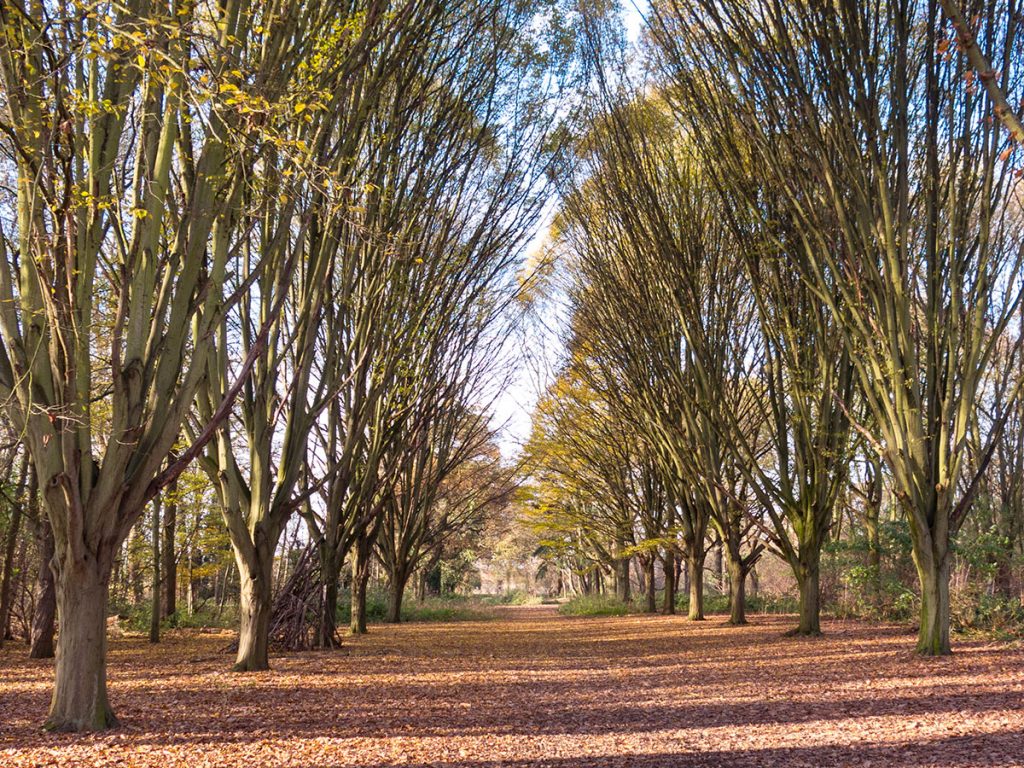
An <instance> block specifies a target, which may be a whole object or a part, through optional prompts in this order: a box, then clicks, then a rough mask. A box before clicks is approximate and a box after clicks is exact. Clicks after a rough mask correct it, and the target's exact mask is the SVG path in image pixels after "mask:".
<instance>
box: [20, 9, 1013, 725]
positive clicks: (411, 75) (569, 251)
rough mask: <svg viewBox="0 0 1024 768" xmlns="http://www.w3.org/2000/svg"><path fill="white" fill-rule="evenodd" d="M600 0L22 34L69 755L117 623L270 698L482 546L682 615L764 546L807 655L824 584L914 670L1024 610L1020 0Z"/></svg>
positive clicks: (25, 573)
mask: <svg viewBox="0 0 1024 768" xmlns="http://www.w3.org/2000/svg"><path fill="white" fill-rule="evenodd" d="M621 10H622V9H620V8H618V7H616V5H615V4H614V3H612V2H610V1H609V2H599V3H589V2H586V3H575V2H569V0H451V1H445V2H441V1H439V0H288V1H287V2H267V3H258V2H252V1H251V0H124V2H120V3H112V2H107V1H106V0H75V1H74V2H54V1H53V0H16V1H11V2H2V3H0V341H2V343H0V404H2V410H0V643H2V642H4V641H5V640H6V641H10V640H14V639H19V640H22V639H23V640H24V641H26V642H27V643H28V646H29V651H28V652H29V653H30V654H31V655H32V656H33V657H35V658H49V657H54V656H55V659H56V661H55V667H54V669H55V676H54V686H53V695H52V701H51V705H50V711H49V715H48V718H47V720H46V727H47V728H48V729H51V730H61V731H90V730H101V729H104V728H108V727H112V726H114V725H115V724H116V723H117V718H116V717H115V713H114V707H113V706H112V704H116V702H111V701H109V700H108V696H107V685H106V680H107V675H106V662H107V636H108V630H109V629H111V626H110V625H111V624H112V622H113V619H114V617H115V616H117V617H120V620H125V621H136V620H137V619H138V618H139V617H140V616H144V622H145V626H146V628H148V630H149V636H150V639H151V640H152V641H153V642H157V641H159V639H160V635H161V632H162V630H163V629H164V628H165V627H168V626H175V625H180V624H188V623H192V624H194V625H197V624H201V623H203V622H207V621H208V622H210V623H215V624H219V623H222V622H232V623H233V624H234V625H235V628H236V629H237V631H238V640H237V644H236V645H235V646H233V647H232V651H233V653H234V654H235V655H234V669H235V670H236V671H238V672H251V671H259V670H267V669H269V666H270V665H269V654H270V650H271V647H272V646H274V647H280V648H283V649H287V650H290V651H295V650H303V649H308V648H314V647H315V648H324V649H327V648H332V647H335V646H337V645H339V644H340V643H341V642H342V631H343V630H345V631H351V632H352V633H362V632H366V631H367V621H368V619H369V618H370V615H369V614H370V608H371V603H372V600H373V599H374V596H375V595H376V594H378V593H382V594H384V595H385V600H386V605H385V606H384V608H383V611H382V613H383V618H385V619H386V620H389V621H393V622H397V621H400V620H401V619H402V616H403V605H407V603H408V601H407V599H406V598H407V593H408V592H410V591H413V592H415V594H416V595H417V596H418V597H423V596H424V595H425V594H426V593H427V592H438V591H452V590H455V589H458V588H468V587H469V586H470V585H471V581H472V571H473V568H474V561H475V559H476V558H477V557H478V554H479V551H480V550H481V548H482V547H485V546H486V544H484V542H485V540H489V541H492V542H493V541H499V543H498V544H497V545H495V548H496V549H497V550H501V552H500V553H499V555H500V557H501V558H503V562H510V561H511V559H514V558H516V557H519V558H521V559H523V560H526V559H529V558H531V557H540V558H544V559H546V560H547V561H548V562H547V564H546V565H545V566H544V567H545V568H547V567H549V566H554V568H555V569H557V570H558V572H560V573H561V574H563V575H564V579H562V580H561V581H560V584H561V589H562V591H563V592H566V593H571V592H584V593H593V592H602V591H605V590H607V591H609V592H612V591H614V595H615V597H616V599H617V600H618V601H620V602H621V603H624V604H625V603H629V602H631V601H634V602H637V603H639V604H641V605H642V606H643V609H645V610H647V611H649V612H656V611H663V612H665V613H674V612H675V611H676V608H677V596H678V597H679V601H678V603H679V604H680V605H684V604H685V606H686V610H687V613H688V616H689V618H690V619H693V620H701V619H703V618H704V617H705V598H706V595H707V594H708V593H709V592H710V590H709V588H708V587H710V586H711V585H710V584H709V583H707V582H708V581H709V573H710V574H711V579H710V581H714V582H715V586H717V587H718V588H719V589H720V590H721V591H722V592H724V593H726V594H727V597H728V604H729V621H730V622H731V623H733V624H742V623H744V622H745V621H746V620H747V617H746V610H747V606H748V597H749V595H748V594H747V588H748V586H750V585H753V586H755V587H756V584H757V579H758V574H759V573H760V572H761V571H762V570H763V568H764V564H765V563H767V562H770V561H771V560H772V558H777V559H778V561H779V562H780V563H782V566H783V567H784V568H785V569H786V570H787V571H788V572H789V573H790V574H791V577H792V584H793V585H794V589H793V592H794V594H793V597H794V598H795V603H796V605H795V612H796V613H797V614H798V617H797V619H796V623H795V627H794V631H795V632H797V633H799V634H803V635H813V634H817V633H819V632H820V631H821V616H822V613H823V611H825V610H828V609H829V608H831V607H836V606H837V605H838V603H837V600H836V593H837V585H844V588H846V589H847V590H848V591H849V590H850V589H852V590H853V591H854V592H856V594H857V595H858V596H859V598H858V599H859V600H860V602H859V603H858V605H857V606H856V608H857V610H859V611H860V612H862V613H869V614H871V615H874V616H880V615H881V616H884V615H896V613H895V612H894V604H896V603H898V604H899V606H902V608H903V609H905V608H906V605H907V604H908V602H909V603H910V604H912V606H913V610H914V611H916V617H915V618H916V621H917V622H918V624H917V626H918V632H919V634H918V642H917V650H918V651H919V652H920V653H921V654H924V655H939V654H945V653H949V652H950V650H951V647H950V646H951V644H950V631H951V627H954V626H955V625H957V624H962V623H964V622H963V621H962V620H961V618H962V617H961V615H960V614H961V613H962V612H963V611H964V610H968V609H969V610H972V611H974V612H975V613H977V612H979V611H981V610H982V608H984V610H986V611H988V612H989V613H990V614H993V615H994V614H997V613H998V615H999V616H1001V617H1003V618H1004V619H1005V620H1006V622H1007V623H1008V624H1009V625H1010V626H1013V627H1015V628H1016V630H1017V631H1019V628H1020V627H1021V626H1024V608H1022V601H1021V590H1022V572H1024V567H1022V561H1024V558H1022V547H1024V481H1022V478H1024V401H1022V398H1021V388H1022V387H1024V349H1022V344H1024V306H1022V302H1021V299H1022V291H1024V208H1022V202H1024V200H1022V194H1024V189H1022V187H1021V183H1022V182H1021V179H1022V176H1024V172H1022V171H1021V170H1020V168H1021V167H1022V166H1021V164H1022V163H1024V156H1022V155H1021V151H1022V150H1021V148H1020V146H1019V145H1020V144H1021V143H1022V142H1024V129H1022V128H1021V123H1020V121H1019V117H1018V116H1019V114H1020V110H1019V109H1017V108H1016V107H1017V102H1018V101H1019V100H1020V99H1021V97H1022V95H1024V83H1022V82H1021V78H1022V77H1024V50H1022V46H1024V42H1022V40H1024V37H1022V29H1021V24H1022V17H1021V14H1020V11H1019V9H1018V8H1017V7H1016V5H1015V4H1014V3H1013V2H1012V0H973V1H972V2H971V3H970V4H964V5H963V6H962V7H961V6H959V5H957V4H956V3H955V2H953V0H942V2H940V1H939V0H899V2H897V0H879V2H876V3H871V4H867V3H862V2H855V1H854V0H837V2H834V3H831V4H827V5H822V4H819V3H815V2H811V0H785V2H775V1H774V0H772V1H771V2H769V1H768V0H743V2H740V0H724V1H723V0H653V2H651V3H650V5H649V7H646V8H645V9H644V14H645V24H644V25H643V29H642V31H641V33H640V39H639V41H638V43H637V44H636V45H632V44H630V43H628V42H627V41H626V39H625V36H624V32H623V30H622V28H621V24H620V15H619V11H621ZM548 217H550V218H551V219H552V221H551V225H550V237H549V240H548V242H547V243H546V244H545V246H544V248H543V249H542V252H541V256H540V257H539V258H533V259H530V258H527V256H528V254H531V253H534V252H535V251H536V249H537V243H538V237H537V233H538V231H539V230H541V229H542V227H543V225H544V224H545V222H546V220H547V218H548ZM524 263H525V265H526V266H524ZM555 303H561V305H562V306H564V307H565V308H566V318H567V320H566V323H565V327H564V329H563V330H564V333H565V337H566V338H565V342H566V344H565V354H564V359H562V360H561V361H560V366H559V369H558V373H557V375H556V376H555V377H554V381H552V382H550V383H549V387H548V389H547V391H546V392H545V393H544V394H543V396H542V397H541V398H540V400H539V402H538V403H537V405H536V408H535V410H534V414H533V426H532V434H531V435H530V438H529V441H528V443H527V445H526V447H525V451H524V453H523V456H522V459H521V461H520V463H519V464H518V465H514V464H512V463H510V461H509V459H508V457H503V456H502V452H501V450H500V449H501V441H502V434H501V426H500V425H499V424H498V421H499V419H498V418H497V417H496V415H495V414H496V410H497V408H496V402H497V401H498V398H499V397H501V395H502V393H503V392H507V390H508V389H509V387H510V386H511V385H512V382H513V381H514V380H516V378H517V373H518V372H517V371H516V370H515V369H514V366H515V364H516V360H515V354H514V345H515V343H516V342H517V340H520V333H521V332H522V330H523V329H524V328H528V327H529V325H528V317H527V315H528V312H529V311H530V310H531V309H534V310H535V309H538V308H539V309H544V308H549V307H551V306H552V305H553V304H555ZM528 343H529V341H528ZM516 509H519V510H522V517H523V521H524V523H525V524H526V525H528V526H529V527H530V530H531V531H532V532H533V534H535V535H536V536H537V537H538V538H539V541H538V542H536V543H535V545H534V546H529V545H528V543H524V537H523V536H522V531H523V528H522V527H517V526H515V525H511V524H509V519H510V517H512V516H514V514H515V513H514V512H513V511H512V510H516ZM509 531H513V532H511V533H510V532H509ZM499 555H496V557H497V556H499ZM709 556H711V557H712V558H713V559H714V561H715V567H714V568H711V569H709V562H708V560H709ZM719 564H720V565H719ZM636 589H638V590H639V592H640V593H641V594H635V593H634V592H635V590H636ZM403 601H405V602H403ZM899 606H897V607H899ZM964 606H967V607H968V608H965V607H964ZM846 607H847V608H848V607H849V605H848V604H847V606H846ZM899 616H900V617H901V618H907V617H906V616H904V615H903V614H899ZM345 622H347V623H348V625H349V626H348V627H344V626H342V624H343V623H345ZM226 663H230V662H226Z"/></svg>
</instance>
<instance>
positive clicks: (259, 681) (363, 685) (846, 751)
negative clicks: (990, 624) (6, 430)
mask: <svg viewBox="0 0 1024 768" xmlns="http://www.w3.org/2000/svg"><path fill="white" fill-rule="evenodd" d="M792 621H793V618H792V617H764V616H757V617H754V621H753V623H752V624H751V625H750V626H747V627H740V628H734V627H729V626H726V625H724V624H723V623H722V619H721V617H712V618H710V619H709V620H708V621H706V622H703V623H692V622H688V621H686V619H684V618H682V617H663V616H627V617H621V618H563V617H560V616H558V615H557V613H556V612H555V611H554V609H552V608H550V607H546V606H544V607H536V608H534V607H531V608H508V609H502V610H501V611H500V615H499V618H497V619H495V620H493V621H478V622H464V623H455V624H406V625H401V626H394V627H392V626H387V627H385V626H375V627H373V628H372V631H371V633H370V634H369V635H367V636H365V637H361V638H358V639H350V640H347V641H346V645H345V648H343V649H342V650H340V651H335V652H323V653H319V652H318V653H306V654H289V655H282V656H277V657H275V658H273V659H272V662H271V663H272V666H273V671H271V672H268V673H251V674H244V675H239V674H234V673H232V672H230V671H229V667H230V663H231V657H230V656H228V655H225V654H223V653H221V649H222V648H223V646H224V645H225V642H226V641H227V638H228V636H227V635H221V636H210V635H173V634H172V635H169V636H168V637H167V639H166V641H165V642H163V643H161V644H160V645H158V646H149V645H148V644H146V643H145V641H144V640H136V639H131V640H113V641H111V648H110V650H111V652H110V659H109V674H110V694H111V698H112V700H113V704H114V707H115V711H116V712H117V714H118V715H119V716H120V717H121V719H122V722H123V723H124V725H123V726H122V727H121V728H119V729H118V730H115V731H113V732H109V733H104V734H101V735H87V736H73V735H71V736H68V735H50V734H45V733H42V732H40V730H39V724H40V723H41V722H42V720H43V719H44V717H45V714H46V707H47V703H48V697H49V688H50V684H51V675H52V669H51V664H50V663H49V662H37V661H30V660H28V659H26V658H25V656H26V654H25V651H24V649H22V648H18V647H16V646H12V645H10V644H8V645H7V646H6V647H5V648H4V649H3V651H2V652H0V765H3V766H5V767H10V768H14V767H15V766H50V765H52V766H61V767H62V768H63V767H64V766H90V767H92V766H106V765H118V766H122V765H123V766H132V768H142V767H143V766H158V767H159V768H170V767H171V766H189V768H203V767H204V766H261V767H262V766H303V767H308V766H359V767H360V768H371V767H374V768H376V767H378V766H391V765H406V766H417V767H420V768H427V766H474V767H476V768H498V766H502V767H503V768H504V767H507V768H525V767H526V766H550V767H551V768H556V767H557V768H569V767H570V766H588V767H593V768H626V767H627V766H630V767H631V768H633V767H637V766H649V767H651V768H655V767H656V768H669V767H670V766H744V767H748V766H815V767H816V768H817V767H818V766H846V765H856V766H867V765H875V766H885V768H896V766H911V765H913V766H1013V765H1022V764H1024V650H1022V649H1021V648H1020V647H1019V646H1018V647H1011V648H1007V647H1006V646H1001V645H993V644H986V643H981V642H960V643H958V644H957V647H956V651H957V652H956V654H955V655H954V656H952V657H950V658H940V659H922V658H918V657H916V656H915V655H914V654H913V652H912V651H913V647H914V638H913V635H910V634H907V633H906V630H905V629H901V628H895V627H879V626H875V625H868V624H862V623H854V622H848V623H841V622H834V621H833V622H828V623H827V624H826V626H825V628H824V629H825V632H826V635H825V636H824V637H822V638H817V639H805V638H792V637H785V636H784V635H783V632H784V630H785V629H786V628H787V627H788V626H789V625H790V624H791V623H792Z"/></svg>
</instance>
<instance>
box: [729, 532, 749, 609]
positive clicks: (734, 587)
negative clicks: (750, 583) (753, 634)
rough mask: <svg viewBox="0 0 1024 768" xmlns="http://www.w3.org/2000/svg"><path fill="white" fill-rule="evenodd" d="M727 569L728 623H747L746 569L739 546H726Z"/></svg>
mask: <svg viewBox="0 0 1024 768" xmlns="http://www.w3.org/2000/svg"><path fill="white" fill-rule="evenodd" d="M727 551H728V558H727V560H728V563H727V567H728V571H729V623H730V624H735V625H741V624H746V623H747V594H746V593H747V590H746V581H747V579H746V575H747V574H746V570H745V569H744V567H743V557H742V555H740V551H739V547H735V548H733V547H732V546H729V547H727Z"/></svg>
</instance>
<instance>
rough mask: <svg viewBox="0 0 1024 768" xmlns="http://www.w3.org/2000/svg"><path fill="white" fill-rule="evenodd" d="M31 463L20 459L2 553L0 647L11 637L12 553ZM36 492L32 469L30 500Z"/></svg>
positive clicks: (25, 458)
mask: <svg viewBox="0 0 1024 768" xmlns="http://www.w3.org/2000/svg"><path fill="white" fill-rule="evenodd" d="M30 464H31V462H30V461H29V458H28V454H27V453H26V454H24V455H23V456H22V457H21V472H20V477H19V479H18V491H17V499H15V502H14V508H13V509H12V510H11V522H10V525H8V527H7V547H6V549H5V551H4V575H3V581H2V582H0V645H3V642H4V640H9V639H10V637H11V605H12V604H13V603H14V594H13V591H12V589H11V576H12V575H13V573H14V553H15V550H16V548H17V544H18V534H19V533H20V532H21V518H22V516H23V513H24V504H25V498H24V496H25V480H26V478H27V477H28V474H29V468H30ZM35 492H36V482H35V469H32V482H31V483H30V487H29V494H31V496H30V497H29V498H30V503H31V499H32V498H34V495H35Z"/></svg>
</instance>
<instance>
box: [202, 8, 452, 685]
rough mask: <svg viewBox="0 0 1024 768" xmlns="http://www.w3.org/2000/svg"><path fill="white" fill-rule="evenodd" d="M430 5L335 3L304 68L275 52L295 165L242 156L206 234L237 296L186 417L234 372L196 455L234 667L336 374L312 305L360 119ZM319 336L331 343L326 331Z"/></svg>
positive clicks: (253, 633)
mask: <svg viewBox="0 0 1024 768" xmlns="http://www.w3.org/2000/svg"><path fill="white" fill-rule="evenodd" d="M364 5H365V7H363V6H364ZM357 13H358V14H359V16H360V18H361V19H362V21H361V23H362V24H364V25H369V26H364V27H363V28H362V29H361V30H358V31H357V30H356V29H355V28H354V27H353V26H352V25H351V24H350V23H348V22H349V21H351V19H352V18H354V17H353V16H351V14H357ZM437 15H438V11H437V9H436V7H435V6H434V5H433V4H430V3H419V2H416V0H409V1H408V2H405V3H403V4H399V5H397V6H395V5H394V4H391V3H387V2H383V0H382V1H381V2H376V1H375V0H371V1H370V2H368V3H355V4H354V5H353V7H351V8H347V9H345V12H344V15H343V16H342V17H341V19H340V20H339V21H338V22H337V23H335V24H334V25H330V24H328V25H326V26H324V25H323V24H321V27H322V28H323V29H324V33H323V36H322V37H320V38H318V39H317V40H316V41H315V43H316V45H315V47H314V48H313V50H312V51H311V56H312V59H311V61H312V62H314V63H315V65H316V67H317V69H315V70H314V69H312V68H311V66H310V64H309V63H308V62H307V61H301V60H296V61H291V60H289V61H288V62H287V66H288V67H290V68H292V69H294V70H295V76H296V79H297V80H298V82H297V83H296V89H298V88H302V90H293V91H292V92H291V93H289V97H290V98H291V99H292V100H293V102H294V103H293V106H292V111H293V113H294V114H296V115H297V116H299V118H300V119H299V120H297V121H294V123H293V125H292V126H291V130H290V131H289V133H288V134H286V135H285V137H283V140H282V143H283V144H284V145H285V146H289V145H290V146H296V147H299V148H300V149H305V150H308V151H307V152H306V155H305V159H306V164H305V167H304V168H302V169H301V172H300V171H299V169H296V168H293V167H290V166H287V165H286V166H284V167H282V166H281V163H280V161H279V159H278V156H277V154H276V152H268V153H267V154H266V155H265V156H264V157H262V158H260V162H258V163H256V164H254V166H253V167H254V169H255V171H256V172H257V176H258V178H256V177H254V178H252V179H250V180H249V183H248V184H247V186H246V187H245V188H244V189H243V190H242V192H241V193H240V194H239V205H238V206H237V207H236V208H234V209H232V210H231V211H229V212H228V213H227V214H225V215H224V216H223V217H222V218H221V219H219V220H218V222H217V227H216V228H215V230H214V238H215V242H217V240H216V238H217V237H218V236H221V237H223V238H225V239H227V238H229V237H230V236H231V233H232V232H238V233H239V234H238V241H237V243H235V246H236V248H237V249H238V251H239V252H240V258H239V267H240V268H239V271H238V273H237V274H236V276H235V280H236V281H237V284H235V285H231V286H229V287H227V288H226V289H225V293H227V290H232V289H233V291H234V292H235V293H236V294H238V295H239V296H240V298H239V301H238V302H237V307H236V309H235V310H234V312H233V313H232V314H231V320H232V321H233V322H232V324H231V326H230V327H229V325H228V324H226V323H225V324H223V325H222V326H221V328H220V330H219V332H218V333H217V334H216V335H215V336H214V337H213V338H212V339H211V340H210V342H208V346H209V349H210V352H209V354H208V356H207V368H208V373H207V376H206V377H205V378H204V379H203V381H202V384H201V386H200V388H199V390H198V393H197V402H198V408H197V415H198V422H197V425H201V424H203V423H206V422H208V421H209V420H210V417H211V415H212V413H213V412H214V410H215V409H216V407H217V403H219V402H221V401H222V400H223V399H224V397H225V394H226V393H227V391H228V388H229V387H230V386H232V381H234V380H243V381H244V387H243V388H242V391H241V392H240V394H239V397H238V403H239V408H238V411H239V414H238V418H237V419H225V420H223V421H221V422H220V424H219V425H218V428H217V429H216V431H215V433H214V439H213V440H212V441H211V442H210V443H209V445H208V448H207V451H206V453H205V455H204V456H203V457H202V466H203V468H204V469H205V470H206V471H207V473H208V474H209V475H210V477H211V479H212V480H213V481H214V483H215V484H216V487H217V490H218V494H219V497H220V501H221V510H222V512H223V515H224V520H225V522H226V524H227V529H228V533H229V535H230V539H231V545H232V549H233V550H234V553H235V560H236V563H237V565H238V571H239V583H240V585H241V600H240V631H239V645H238V655H237V658H236V661H235V665H234V669H235V670H236V671H254V670H265V669H267V668H268V667H269V660H268V645H269V629H270V614H271V610H272V607H273V603H272V594H271V579H272V573H273V563H274V556H275V553H276V551H277V545H278V541H279V539H280V536H281V533H282V531H283V530H284V528H285V526H286V524H287V522H288V520H289V519H290V517H291V516H292V515H293V514H294V513H295V512H296V511H297V510H298V508H299V505H300V504H301V502H302V499H301V491H300V489H299V485H300V480H301V479H302V477H303V467H304V458H305V455H306V448H307V443H308V438H309V435H310V432H311V430H312V428H313V425H314V423H315V422H316V419H317V418H318V416H319V414H320V412H321V411H322V410H323V409H324V408H325V407H327V404H328V403H329V402H330V398H331V397H332V395H333V393H334V391H335V389H336V388H337V386H339V384H338V383H336V382H335V381H334V380H333V379H331V378H330V377H328V376H324V375H319V376H317V375H316V373H317V370H316V364H317V362H318V361H319V360H320V357H321V355H322V354H323V353H324V347H323V346H321V345H320V344H319V341H320V340H321V323H322V320H323V318H324V316H325V307H326V306H327V305H328V304H330V303H333V302H335V301H337V300H338V296H337V295H336V294H335V293H333V292H332V290H331V289H332V287H333V286H334V284H335V283H334V280H333V273H334V270H335V269H336V268H337V269H341V268H343V267H340V266H339V264H338V260H339V258H341V257H343V254H341V253H339V249H338V241H337V239H336V230H337V228H338V226H340V222H341V221H343V220H344V219H345V218H346V217H347V216H348V215H349V211H348V209H347V205H346V204H347V203H348V202H349V200H350V197H351V187H352V186H353V185H354V184H355V183H356V179H355V178H354V176H353V165H354V164H356V163H357V162H358V155H359V149H360V146H361V143H362V139H363V133H364V129H365V126H366V124H367V122H368V120H369V115H370V114H372V112H373V110H374V109H375V108H376V103H375V102H376V97H377V95H378V94H379V93H380V92H381V90H382V87H383V85H384V83H385V82H387V80H388V79H389V78H390V77H391V73H392V71H393V69H394V68H395V66H396V63H397V62H400V61H401V59H402V57H403V56H404V54H405V52H406V51H408V50H413V49H415V47H416V46H417V45H419V43H420V42H422V40H423V39H425V38H426V37H428V36H429V35H430V34H432V33H433V32H434V26H433V20H434V19H435V18H436V16H437ZM325 21H326V20H325ZM342 22H345V23H342ZM296 178H297V179H298V180H297V181H295V179H296ZM268 319H269V326H268ZM261 328H266V330H265V332H264V333H262V334H261V332H260V330H261ZM328 344H329V345H332V346H333V345H334V344H335V339H334V337H333V336H330V335H329V336H328ZM334 354H338V355H344V354H345V351H344V350H338V349H334ZM250 359H254V360H255V363H254V364H253V365H251V366H250V367H249V368H248V370H247V372H245V373H236V370H235V369H236V368H237V367H238V366H240V365H244V363H245V361H247V360H250ZM322 372H323V371H322V370H321V371H320V373H321V374H322ZM239 437H243V438H244V442H245V447H246V448H247V449H248V450H247V451H246V454H245V456H244V458H241V457H240V456H239V455H238V454H236V451H237V450H238V449H239V448H240V447H241V446H240V445H239V442H240V441H239V440H238V438H239Z"/></svg>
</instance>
